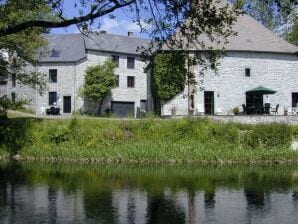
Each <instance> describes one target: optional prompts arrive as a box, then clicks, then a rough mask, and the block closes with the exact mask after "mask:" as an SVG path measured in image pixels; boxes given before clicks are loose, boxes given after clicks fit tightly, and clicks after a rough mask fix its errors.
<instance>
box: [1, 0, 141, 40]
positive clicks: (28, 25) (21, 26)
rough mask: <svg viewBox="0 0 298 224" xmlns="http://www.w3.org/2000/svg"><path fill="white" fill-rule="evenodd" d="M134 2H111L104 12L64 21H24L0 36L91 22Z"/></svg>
mask: <svg viewBox="0 0 298 224" xmlns="http://www.w3.org/2000/svg"><path fill="white" fill-rule="evenodd" d="M135 1H136V0H130V1H124V2H121V3H120V2H119V1H112V0H111V1H110V2H113V3H114V5H113V6H112V7H110V8H108V9H105V10H99V11H96V12H94V11H93V10H92V11H90V12H89V13H88V14H86V15H83V16H78V17H73V18H72V19H64V20H61V21H46V20H29V21H25V22H22V23H19V24H15V25H11V26H8V27H5V28H1V29H0V36H2V37H3V36H7V35H10V34H14V33H18V32H20V31H23V30H26V29H29V28H33V27H41V28H60V27H67V26H70V25H73V24H78V23H82V22H86V21H89V20H93V19H96V18H99V17H102V16H104V15H107V14H109V13H112V12H113V11H115V10H116V9H119V8H123V7H126V6H128V5H130V4H132V3H134V2H135Z"/></svg>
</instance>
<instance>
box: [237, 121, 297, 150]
mask: <svg viewBox="0 0 298 224" xmlns="http://www.w3.org/2000/svg"><path fill="white" fill-rule="evenodd" d="M291 140H292V129H291V127H290V126H288V125H284V124H268V125H265V124H262V125H256V126H255V127H254V128H253V129H252V130H250V131H247V132H246V133H245V135H244V137H243V141H244V144H245V146H246V147H249V148H257V147H266V148H278V147H282V146H285V147H289V146H290V144H291Z"/></svg>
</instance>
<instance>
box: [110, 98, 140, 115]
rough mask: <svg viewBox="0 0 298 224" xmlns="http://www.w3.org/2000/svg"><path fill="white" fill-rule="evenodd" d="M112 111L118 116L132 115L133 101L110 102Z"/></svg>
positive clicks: (133, 112)
mask: <svg viewBox="0 0 298 224" xmlns="http://www.w3.org/2000/svg"><path fill="white" fill-rule="evenodd" d="M112 112H113V114H115V115H116V116H118V117H128V116H131V117H134V116H135V103H134V102H116V101H113V102H112Z"/></svg>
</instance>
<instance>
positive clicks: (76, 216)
mask: <svg viewBox="0 0 298 224" xmlns="http://www.w3.org/2000/svg"><path fill="white" fill-rule="evenodd" d="M1 191H3V192H7V196H6V197H7V201H6V203H5V204H6V206H7V208H6V209H1V206H0V217H1V223H65V222H68V223H83V221H84V220H85V215H84V209H83V207H82V205H83V202H82V198H83V197H82V194H81V192H72V193H71V195H68V194H67V193H66V192H65V191H63V190H54V189H49V188H48V186H43V185H38V186H34V187H30V186H23V185H18V184H7V185H6V190H5V189H3V188H2V190H1ZM0 197H1V198H0V199H1V201H2V195H1V196H0ZM2 202H3V201H2ZM3 206H4V205H3Z"/></svg>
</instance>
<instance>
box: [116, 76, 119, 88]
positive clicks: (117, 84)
mask: <svg viewBox="0 0 298 224" xmlns="http://www.w3.org/2000/svg"><path fill="white" fill-rule="evenodd" d="M116 86H117V87H119V75H116Z"/></svg>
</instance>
